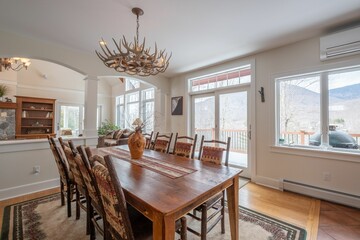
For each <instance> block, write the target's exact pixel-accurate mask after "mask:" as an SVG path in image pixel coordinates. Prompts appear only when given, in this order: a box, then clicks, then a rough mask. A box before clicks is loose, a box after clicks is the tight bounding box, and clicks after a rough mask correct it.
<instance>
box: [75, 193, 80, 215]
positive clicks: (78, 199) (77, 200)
mask: <svg viewBox="0 0 360 240" xmlns="http://www.w3.org/2000/svg"><path fill="white" fill-rule="evenodd" d="M78 219H80V193H79V190H78V189H77V187H76V220H78Z"/></svg>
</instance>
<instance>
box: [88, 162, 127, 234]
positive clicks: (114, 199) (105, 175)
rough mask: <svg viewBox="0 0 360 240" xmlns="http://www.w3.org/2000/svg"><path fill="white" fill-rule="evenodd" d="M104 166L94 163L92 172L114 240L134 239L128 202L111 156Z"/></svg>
mask: <svg viewBox="0 0 360 240" xmlns="http://www.w3.org/2000/svg"><path fill="white" fill-rule="evenodd" d="M104 159H105V163H106V166H104V165H103V164H101V163H98V162H97V161H95V162H94V166H93V167H92V172H93V173H94V176H95V180H96V184H97V186H98V189H99V191H100V196H101V200H102V202H103V205H104V211H105V216H106V220H107V222H108V224H109V225H110V226H111V228H110V230H112V231H110V233H111V234H112V235H113V238H114V239H130V240H133V239H134V234H133V231H132V228H131V224H130V220H129V215H128V211H127V208H126V200H125V196H124V193H123V190H122V187H121V183H120V181H119V179H118V177H117V174H116V172H115V168H114V165H113V164H112V158H111V156H105V157H104Z"/></svg>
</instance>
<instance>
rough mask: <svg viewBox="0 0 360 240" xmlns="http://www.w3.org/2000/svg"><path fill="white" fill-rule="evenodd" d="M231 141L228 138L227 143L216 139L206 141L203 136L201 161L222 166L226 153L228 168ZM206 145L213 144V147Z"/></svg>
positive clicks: (200, 153)
mask: <svg viewBox="0 0 360 240" xmlns="http://www.w3.org/2000/svg"><path fill="white" fill-rule="evenodd" d="M230 140H231V138H230V137H228V139H227V141H226V142H224V141H220V140H215V139H212V140H205V139H204V136H202V137H201V143H200V152H199V159H200V160H201V161H204V162H211V163H215V164H219V165H220V164H222V162H223V156H224V151H225V166H228V164H229V152H230ZM205 144H211V145H213V146H207V145H205Z"/></svg>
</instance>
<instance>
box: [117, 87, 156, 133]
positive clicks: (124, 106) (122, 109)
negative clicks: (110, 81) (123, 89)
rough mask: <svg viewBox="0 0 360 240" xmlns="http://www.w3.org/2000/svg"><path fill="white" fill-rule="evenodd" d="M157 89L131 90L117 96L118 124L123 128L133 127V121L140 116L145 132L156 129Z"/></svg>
mask: <svg viewBox="0 0 360 240" xmlns="http://www.w3.org/2000/svg"><path fill="white" fill-rule="evenodd" d="M154 100H155V89H154V88H148V89H145V90H142V91H131V92H129V93H126V94H125V95H120V96H118V97H116V125H118V126H119V127H121V128H132V123H133V121H134V120H135V119H136V118H138V117H140V118H141V119H142V120H143V121H144V123H145V128H144V129H143V132H151V131H153V130H154V112H155V102H154Z"/></svg>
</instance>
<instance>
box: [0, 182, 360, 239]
mask: <svg viewBox="0 0 360 240" xmlns="http://www.w3.org/2000/svg"><path fill="white" fill-rule="evenodd" d="M57 191H58V189H50V190H46V191H43V192H38V193H33V194H30V195H26V196H21V197H17V198H13V199H9V200H5V201H0V226H1V225H2V215H3V209H4V207H5V206H7V205H10V204H14V203H17V202H22V201H26V200H29V199H32V198H37V197H41V196H45V195H48V194H52V193H55V192H57ZM239 192H240V193H239V202H240V205H241V206H244V207H247V208H249V209H253V210H255V211H258V212H261V213H264V214H266V215H269V216H271V217H274V218H277V219H280V220H283V221H286V222H289V223H291V224H293V225H296V226H299V227H302V228H305V229H306V231H307V240H315V239H318V240H340V239H341V240H347V239H352V240H354V239H360V210H359V209H353V208H348V207H344V206H341V205H337V204H333V203H328V202H324V201H323V202H321V201H320V200H318V199H315V198H311V197H307V196H303V195H299V194H296V193H291V192H281V191H278V190H275V189H271V188H267V187H264V186H260V185H256V184H254V183H248V184H246V185H245V186H244V187H242V188H241V189H240V191H239ZM320 205H321V207H320ZM320 210H321V211H320ZM340 224H343V225H340ZM318 227H319V229H318Z"/></svg>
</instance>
